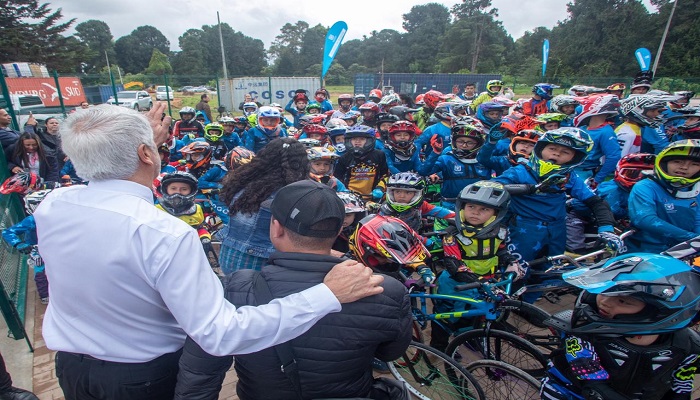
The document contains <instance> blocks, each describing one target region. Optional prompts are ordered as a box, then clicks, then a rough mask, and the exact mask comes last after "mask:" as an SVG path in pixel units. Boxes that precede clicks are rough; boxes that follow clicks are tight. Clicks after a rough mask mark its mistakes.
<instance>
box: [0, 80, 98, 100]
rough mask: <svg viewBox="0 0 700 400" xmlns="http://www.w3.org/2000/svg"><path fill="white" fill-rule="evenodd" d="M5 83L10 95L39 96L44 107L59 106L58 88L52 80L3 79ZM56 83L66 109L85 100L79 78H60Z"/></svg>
mask: <svg viewBox="0 0 700 400" xmlns="http://www.w3.org/2000/svg"><path fill="white" fill-rule="evenodd" d="M5 81H6V82H7V89H8V91H9V92H10V94H17V95H21V94H25V95H31V96H39V97H40V98H41V101H42V102H44V106H46V107H58V106H60V105H61V102H60V100H59V99H58V88H56V82H55V81H54V79H53V78H5ZM58 83H59V84H60V85H61V95H62V96H63V104H64V105H65V106H66V107H68V106H79V105H80V103H81V102H83V101H85V100H86V99H85V92H84V90H83V84H82V83H81V82H80V79H79V78H75V77H60V78H58Z"/></svg>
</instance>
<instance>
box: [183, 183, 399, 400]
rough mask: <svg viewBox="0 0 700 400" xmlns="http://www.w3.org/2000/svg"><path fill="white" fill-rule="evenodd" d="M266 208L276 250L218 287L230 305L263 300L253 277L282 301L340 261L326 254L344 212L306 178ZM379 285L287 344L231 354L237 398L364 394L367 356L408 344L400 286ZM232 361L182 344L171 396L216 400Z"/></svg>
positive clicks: (390, 355)
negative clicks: (259, 264)
mask: <svg viewBox="0 0 700 400" xmlns="http://www.w3.org/2000/svg"><path fill="white" fill-rule="evenodd" d="M270 209H271V212H272V220H271V223H270V240H271V241H272V244H273V246H274V247H275V250H276V252H275V253H273V254H272V255H271V256H270V259H269V260H268V265H266V266H265V267H263V268H262V271H260V272H256V271H253V270H239V271H236V272H235V273H234V274H232V275H231V276H229V277H228V279H227V280H226V282H224V285H225V286H226V298H227V299H228V300H229V301H230V302H232V303H233V304H234V305H237V306H245V305H257V304H260V303H265V300H262V298H263V297H264V296H263V295H262V294H261V293H263V292H261V290H260V288H259V284H260V283H259V282H257V281H256V279H260V278H262V279H264V281H265V282H266V283H267V285H268V286H269V291H270V294H271V295H272V296H271V297H273V298H277V297H283V296H286V295H289V294H292V293H297V292H301V291H302V290H304V289H306V288H308V287H311V286H313V285H315V284H317V283H318V282H322V281H323V278H324V276H325V275H326V274H327V273H328V271H330V269H331V268H332V267H333V266H334V265H335V264H337V263H339V262H340V261H342V260H341V259H339V258H336V257H332V256H331V255H330V254H331V246H332V245H333V242H334V241H335V238H336V237H337V236H338V234H339V233H340V230H341V229H342V226H343V219H344V217H345V207H344V205H343V202H342V201H341V200H340V198H338V196H337V195H336V193H335V191H334V190H333V189H331V188H330V187H329V186H327V185H324V184H321V183H318V182H314V181H311V180H304V181H300V182H295V183H292V184H289V185H287V186H285V187H283V188H282V189H280V190H279V192H278V193H277V195H276V196H275V199H274V200H273V201H272V205H271V207H270ZM382 286H383V287H384V292H383V293H382V294H379V295H376V296H371V297H366V298H364V299H362V300H359V301H357V302H354V303H348V304H344V305H343V309H342V311H340V312H339V313H336V314H330V315H327V316H325V317H323V318H322V319H321V320H319V321H318V322H317V323H316V325H314V326H313V327H312V328H311V329H310V330H309V331H308V332H306V333H304V334H302V335H301V336H299V337H298V338H296V339H293V340H291V341H290V342H287V343H289V344H290V345H288V344H283V345H278V346H276V347H274V348H268V349H265V350H262V351H259V352H257V353H253V354H248V355H236V364H235V368H236V373H237V374H238V384H237V387H236V392H237V394H238V397H239V398H240V399H241V400H248V399H294V398H302V397H303V398H324V397H325V398H349V397H350V398H351V397H369V395H370V392H371V390H372V384H373V378H372V368H371V362H372V360H373V358H374V357H377V358H379V359H381V360H384V361H390V360H394V359H396V358H398V357H399V356H401V355H402V354H403V352H404V351H405V350H406V348H407V347H408V344H409V343H410V341H411V311H410V306H409V302H408V295H407V293H406V289H405V287H404V286H403V285H402V284H401V283H399V282H398V281H397V280H395V279H392V278H389V277H386V279H385V280H384V283H383V285H382ZM281 346H283V347H282V348H280V347H281ZM285 349H287V350H286V351H287V354H289V350H291V354H292V356H293V360H294V363H292V364H293V365H294V366H296V368H295V371H294V372H292V373H290V372H289V368H282V369H281V368H280V366H282V365H283V362H282V361H281V358H285V356H284V355H280V354H285V353H283V351H285ZM231 362H232V359H231V357H214V356H210V355H208V354H206V353H205V352H204V351H202V350H201V349H200V348H199V346H198V345H197V344H196V343H195V342H194V341H192V340H191V339H188V340H187V343H186V344H185V348H184V351H183V355H182V358H181V359H180V372H179V375H178V382H177V388H176V390H175V398H176V399H192V398H197V399H204V398H206V399H209V398H217V396H218V392H219V390H221V384H222V382H223V379H224V376H225V374H226V371H227V370H228V369H229V368H230V367H231ZM287 364H289V362H287ZM283 370H284V371H286V372H283Z"/></svg>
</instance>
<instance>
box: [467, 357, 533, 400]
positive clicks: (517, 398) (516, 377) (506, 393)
mask: <svg viewBox="0 0 700 400" xmlns="http://www.w3.org/2000/svg"><path fill="white" fill-rule="evenodd" d="M467 371H469V372H471V374H472V375H473V376H474V378H476V380H477V382H479V385H480V386H481V388H482V389H483V391H484V394H485V395H486V398H487V399H489V400H491V399H493V400H496V399H498V400H501V399H503V400H509V399H513V400H529V399H532V400H535V399H537V400H539V399H540V382H539V381H538V380H537V379H535V378H533V377H532V376H531V375H529V374H527V373H526V372H525V371H523V370H521V369H519V368H516V367H514V366H512V365H508V364H506V363H504V362H502V361H496V360H478V361H474V362H472V363H470V364H469V365H467Z"/></svg>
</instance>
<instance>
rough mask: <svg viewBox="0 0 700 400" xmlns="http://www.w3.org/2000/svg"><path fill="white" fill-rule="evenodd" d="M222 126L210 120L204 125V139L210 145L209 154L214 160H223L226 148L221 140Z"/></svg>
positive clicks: (222, 135) (222, 134)
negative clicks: (209, 122)
mask: <svg viewBox="0 0 700 400" xmlns="http://www.w3.org/2000/svg"><path fill="white" fill-rule="evenodd" d="M223 137H224V127H223V126H221V124H219V123H218V122H212V123H211V124H207V126H205V127H204V140H205V141H206V142H207V143H209V145H210V146H211V155H212V158H213V159H214V160H219V161H223V159H224V157H225V156H226V153H227V152H228V149H227V148H226V144H225V143H224V141H223V140H222V138H223Z"/></svg>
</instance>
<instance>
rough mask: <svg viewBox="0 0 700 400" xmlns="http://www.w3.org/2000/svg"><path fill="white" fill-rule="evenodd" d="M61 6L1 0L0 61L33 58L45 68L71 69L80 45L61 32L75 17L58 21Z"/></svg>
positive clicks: (75, 65) (80, 53)
mask: <svg viewBox="0 0 700 400" xmlns="http://www.w3.org/2000/svg"><path fill="white" fill-rule="evenodd" d="M62 18H63V15H62V14H61V9H60V8H59V9H58V10H56V11H52V10H51V9H50V8H49V4H48V3H44V4H41V5H39V2H38V1H36V0H5V1H3V3H2V13H0V31H1V32H2V34H0V63H8V62H18V61H19V62H36V63H43V64H46V66H47V67H48V68H49V69H58V70H59V71H62V72H75V71H76V70H77V69H78V67H79V65H80V64H79V63H76V60H80V59H81V58H83V56H84V53H85V48H84V46H80V44H79V43H76V42H77V40H71V38H67V37H65V36H63V35H62V33H63V32H65V31H66V30H67V29H68V28H69V27H70V26H71V25H72V24H73V22H75V19H71V20H69V21H67V22H65V23H62V24H59V23H58V21H59V20H61V19H62Z"/></svg>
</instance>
